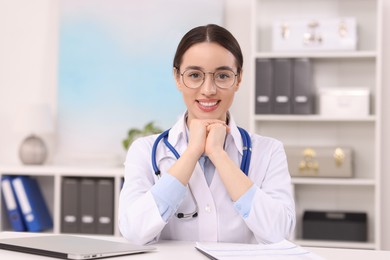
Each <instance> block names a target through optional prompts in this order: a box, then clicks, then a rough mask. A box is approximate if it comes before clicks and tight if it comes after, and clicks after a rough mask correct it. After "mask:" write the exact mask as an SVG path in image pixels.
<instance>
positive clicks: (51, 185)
mask: <svg viewBox="0 0 390 260" xmlns="http://www.w3.org/2000/svg"><path fill="white" fill-rule="evenodd" d="M123 174H124V168H123V167H96V166H94V167H89V166H66V165H45V166H25V165H0V178H1V176H2V175H26V176H33V177H36V179H37V181H38V183H39V186H40V187H41V191H42V193H43V197H44V199H45V201H46V204H47V206H48V208H49V211H50V213H51V216H52V219H53V229H51V230H46V231H44V232H43V233H54V234H56V233H60V232H61V208H62V205H61V203H62V181H63V180H64V178H66V177H77V178H84V177H86V178H104V179H107V178H109V179H112V180H113V185H114V194H113V196H114V205H113V210H114V212H113V216H114V219H113V227H114V233H113V234H112V235H114V236H119V235H120V233H119V229H118V224H117V216H118V214H117V210H118V206H119V205H118V201H119V192H120V188H121V187H120V186H121V180H122V178H123ZM3 209H4V206H3V205H2V200H1V199H0V220H1V221H0V231H12V227H11V226H10V223H9V221H8V216H7V212H5V211H3ZM78 234H80V233H78Z"/></svg>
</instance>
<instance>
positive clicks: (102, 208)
mask: <svg viewBox="0 0 390 260" xmlns="http://www.w3.org/2000/svg"><path fill="white" fill-rule="evenodd" d="M96 201H97V216H96V218H97V233H98V234H110V235H112V234H114V180H113V179H108V178H107V179H105V178H102V179H99V180H98V181H97V200H96Z"/></svg>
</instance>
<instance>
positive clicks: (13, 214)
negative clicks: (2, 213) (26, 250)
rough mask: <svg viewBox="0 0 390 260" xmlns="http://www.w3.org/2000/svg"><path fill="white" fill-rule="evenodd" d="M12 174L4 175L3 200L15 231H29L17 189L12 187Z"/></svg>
mask: <svg viewBox="0 0 390 260" xmlns="http://www.w3.org/2000/svg"><path fill="white" fill-rule="evenodd" d="M12 179H13V177H11V176H2V178H1V191H2V194H3V202H4V205H5V207H6V210H7V214H8V219H9V222H10V224H11V226H12V229H13V230H14V231H27V228H26V225H25V224H24V220H23V215H22V211H21V210H20V205H19V203H18V201H17V199H16V195H15V191H14V189H13V188H12V183H11V182H12Z"/></svg>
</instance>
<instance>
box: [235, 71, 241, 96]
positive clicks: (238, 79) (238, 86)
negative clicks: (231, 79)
mask: <svg viewBox="0 0 390 260" xmlns="http://www.w3.org/2000/svg"><path fill="white" fill-rule="evenodd" d="M242 73H243V71H242V70H241V71H240V74H238V75H237V82H236V85H235V86H234V91H237V90H238V89H239V88H240V85H241V80H242Z"/></svg>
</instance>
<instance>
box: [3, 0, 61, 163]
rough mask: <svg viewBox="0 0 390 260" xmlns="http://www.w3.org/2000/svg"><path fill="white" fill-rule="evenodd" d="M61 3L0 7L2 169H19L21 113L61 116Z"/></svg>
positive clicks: (22, 0)
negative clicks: (46, 109) (36, 110)
mask: <svg viewBox="0 0 390 260" xmlns="http://www.w3.org/2000/svg"><path fill="white" fill-rule="evenodd" d="M57 21H58V0H34V1H28V0H1V1H0V37H1V38H0V57H1V58H0V126H1V127H0V144H1V145H0V163H18V162H19V160H18V156H17V154H18V147H19V144H20V142H21V141H22V140H23V138H25V137H26V135H27V134H30V133H28V132H26V131H23V130H20V129H17V124H18V123H19V122H18V119H20V117H19V116H18V115H19V114H20V113H19V111H23V110H25V109H28V107H29V105H30V104H35V103H44V104H47V105H49V106H50V107H51V112H52V114H55V113H56V90H57V86H56V84H57V46H58V44H57V39H58V37H57V33H58V23H57Z"/></svg>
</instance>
